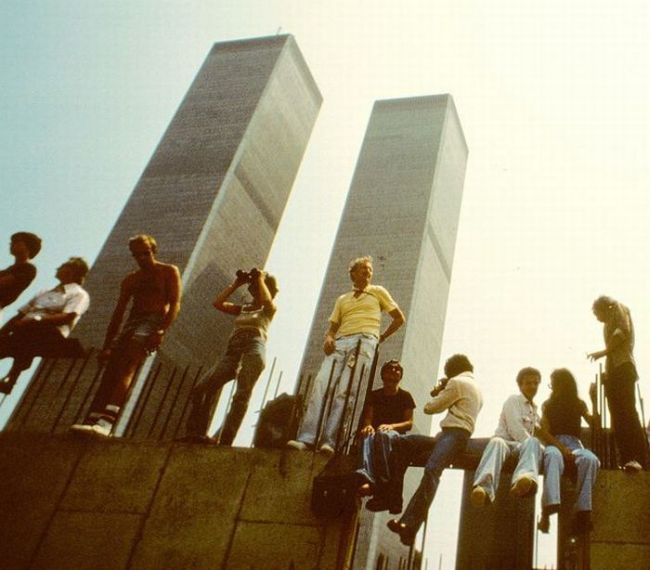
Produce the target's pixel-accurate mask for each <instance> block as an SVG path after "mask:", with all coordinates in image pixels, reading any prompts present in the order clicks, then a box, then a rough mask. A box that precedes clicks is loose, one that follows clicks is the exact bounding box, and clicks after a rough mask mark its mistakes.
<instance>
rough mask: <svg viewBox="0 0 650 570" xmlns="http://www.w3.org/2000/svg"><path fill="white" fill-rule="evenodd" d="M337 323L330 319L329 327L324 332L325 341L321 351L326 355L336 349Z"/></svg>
mask: <svg viewBox="0 0 650 570" xmlns="http://www.w3.org/2000/svg"><path fill="white" fill-rule="evenodd" d="M339 326H340V324H339V323H334V322H332V321H330V328H329V329H327V333H325V342H324V344H323V352H324V353H325V354H327V355H328V356H329V355H330V354H332V353H333V352H334V351H335V350H336V331H337V330H339Z"/></svg>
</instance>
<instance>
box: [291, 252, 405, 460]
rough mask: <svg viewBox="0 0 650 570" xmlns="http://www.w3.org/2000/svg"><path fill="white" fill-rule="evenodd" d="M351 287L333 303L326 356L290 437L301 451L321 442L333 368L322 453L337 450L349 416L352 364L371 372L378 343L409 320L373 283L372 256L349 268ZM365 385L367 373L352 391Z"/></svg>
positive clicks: (292, 445)
mask: <svg viewBox="0 0 650 570" xmlns="http://www.w3.org/2000/svg"><path fill="white" fill-rule="evenodd" d="M348 271H349V274H350V279H351V280H352V285H353V289H352V291H349V292H348V293H345V294H343V295H341V296H340V297H339V298H338V299H337V300H336V303H335V305H334V310H333V311H332V314H331V315H330V318H329V323H330V326H329V329H328V331H327V334H326V335H325V342H324V344H323V352H325V355H326V357H325V360H323V363H322V365H321V367H320V370H319V371H318V374H317V375H316V378H315V379H314V386H313V388H312V391H311V395H310V397H309V403H308V404H307V410H306V411H305V415H304V417H303V421H302V425H301V427H300V430H299V433H298V437H297V438H296V439H295V440H289V441H288V442H287V446H288V447H293V448H294V449H298V450H305V449H310V448H313V447H314V446H315V445H316V444H317V443H318V442H317V441H316V434H317V433H318V427H319V426H318V423H319V421H318V420H319V418H320V417H321V408H322V406H325V405H326V402H325V392H326V391H327V385H328V382H329V378H330V374H331V372H332V369H333V370H334V372H333V374H331V376H332V384H331V387H330V390H331V391H332V392H333V400H332V406H331V409H330V412H329V415H328V417H326V418H324V427H323V433H322V437H321V441H320V451H321V452H322V453H327V454H332V453H334V446H335V445H336V434H337V431H338V429H339V426H340V424H341V422H342V421H343V418H344V415H345V410H344V408H345V399H346V398H345V396H346V393H347V388H348V384H349V381H350V373H351V371H352V370H353V369H355V370H359V371H361V370H363V369H364V367H365V373H366V375H367V374H368V373H369V369H370V365H371V363H372V359H373V356H374V353H375V349H376V348H377V345H378V344H380V343H382V342H384V341H385V340H386V339H387V338H388V337H389V336H391V335H392V334H393V333H394V332H395V331H397V330H398V329H399V328H400V327H401V326H402V325H403V324H404V322H405V318H404V314H403V313H402V311H401V310H400V308H399V307H398V306H397V303H395V301H393V298H392V297H391V296H390V293H389V292H388V291H387V290H386V289H384V288H383V287H381V286H380V285H371V283H370V282H371V281H372V272H373V268H372V257H369V256H365V257H359V258H357V259H353V260H352V261H351V262H350V265H349V267H348ZM382 312H386V313H388V314H389V315H390V317H391V318H392V321H391V323H390V324H389V325H388V328H387V329H386V330H385V331H384V332H383V333H381V334H380V333H379V327H380V325H381V313H382ZM359 343H361V345H360V349H359V355H358V357H357V359H356V363H355V362H354V355H355V353H356V349H357V345H358V344H359ZM362 385H363V378H359V379H358V380H357V381H356V386H354V387H353V388H352V393H354V391H355V389H358V388H359V387H361V386H362Z"/></svg>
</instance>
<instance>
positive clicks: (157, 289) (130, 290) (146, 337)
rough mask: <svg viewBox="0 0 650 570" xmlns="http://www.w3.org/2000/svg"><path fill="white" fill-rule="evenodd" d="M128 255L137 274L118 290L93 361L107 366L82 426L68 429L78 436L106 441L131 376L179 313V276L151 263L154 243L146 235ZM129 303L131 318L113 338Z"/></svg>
mask: <svg viewBox="0 0 650 570" xmlns="http://www.w3.org/2000/svg"><path fill="white" fill-rule="evenodd" d="M129 249H130V250H131V255H132V256H133V258H134V259H135V261H136V263H137V264H138V267H139V268H138V269H137V270H136V271H134V272H132V273H129V275H127V276H126V277H125V278H124V280H123V281H122V284H121V286H120V296H119V298H118V300H117V304H116V305H115V309H114V311H113V315H112V317H111V321H110V323H109V325H108V329H107V330H106V338H105V340H104V346H103V348H102V351H101V352H100V354H99V356H98V359H99V361H100V362H106V367H105V368H104V372H103V374H102V379H101V382H100V385H99V389H98V390H97V394H96V395H95V398H94V400H93V402H92V404H91V406H90V410H89V412H88V415H87V416H86V419H85V421H84V422H83V423H82V424H75V425H73V426H72V427H71V428H70V429H71V430H72V431H75V432H78V433H86V434H89V435H96V436H100V437H109V436H110V435H111V433H112V430H113V428H114V426H115V422H116V420H117V416H118V414H119V412H120V409H121V408H122V406H123V405H124V402H125V401H126V397H127V395H128V392H129V388H130V386H131V382H132V381H133V377H134V375H135V372H136V371H137V369H138V368H139V367H140V365H141V364H142V363H143V362H144V359H145V358H146V357H147V355H149V354H151V353H153V352H155V351H156V350H157V349H158V347H159V346H160V343H161V342H162V340H163V337H164V335H165V333H166V332H167V329H168V328H169V327H170V326H171V325H172V323H173V322H174V320H175V319H176V316H177V315H178V312H179V310H180V303H181V279H180V273H179V271H178V268H177V267H176V266H175V265H170V264H167V263H161V262H160V261H158V260H156V257H155V256H156V252H157V249H158V246H157V244H156V240H155V239H154V238H153V237H152V236H150V235H145V234H141V235H137V236H134V237H132V238H131V239H130V240H129ZM129 303H131V312H130V313H129V317H128V319H127V321H126V323H125V324H124V327H122V331H121V332H120V333H119V335H118V331H119V330H120V325H121V324H122V319H123V318H124V313H125V312H126V309H127V307H128V305H129Z"/></svg>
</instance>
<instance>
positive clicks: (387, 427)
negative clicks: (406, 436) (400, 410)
mask: <svg viewBox="0 0 650 570" xmlns="http://www.w3.org/2000/svg"><path fill="white" fill-rule="evenodd" d="M392 429H393V425H392V424H381V425H380V426H379V427H378V428H377V431H390V430H392Z"/></svg>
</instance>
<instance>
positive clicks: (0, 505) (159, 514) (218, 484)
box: [0, 433, 356, 570]
mask: <svg viewBox="0 0 650 570" xmlns="http://www.w3.org/2000/svg"><path fill="white" fill-rule="evenodd" d="M323 464H324V459H323V458H322V457H319V456H314V455H313V454H306V453H298V452H285V453H282V452H278V451H264V450H255V449H232V448H230V449H226V448H220V447H204V446H196V445H185V444H175V445H172V444H154V443H146V442H145V443H138V444H136V443H133V442H131V441H128V440H112V441H108V442H92V441H91V442H86V441H81V440H77V439H73V438H72V437H63V436H54V437H47V436H41V435H35V434H6V433H5V434H2V435H0V480H2V482H3V484H2V486H0V513H2V516H0V567H2V568H3V570H14V569H24V568H34V569H36V568H38V569H41V568H42V569H46V568H47V569H48V570H55V569H61V570H69V569H71V568H74V569H75V570H82V569H95V570H100V569H107V570H108V569H111V570H112V569H121V568H143V569H151V568H156V569H163V568H168V569H170V570H172V569H173V570H178V569H180V568H196V569H201V568H205V569H211V570H214V569H215V568H228V569H229V570H231V569H232V570H236V569H239V568H241V569H244V568H245V569H249V568H264V569H276V568H277V569H282V570H286V569H288V568H296V569H299V568H322V569H334V568H341V567H343V562H342V561H343V560H344V558H345V553H346V552H347V550H348V549H349V548H350V547H351V542H350V539H351V537H352V538H353V537H354V526H355V516H356V515H355V514H353V515H350V516H348V517H341V518H340V519H336V520H333V521H329V522H328V521H322V520H318V519H316V518H314V516H313V515H312V514H311V511H310V509H309V499H310V494H311V482H312V478H313V476H314V475H315V474H316V473H318V472H319V471H320V470H321V469H322V467H323ZM291 564H293V566H291Z"/></svg>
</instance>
